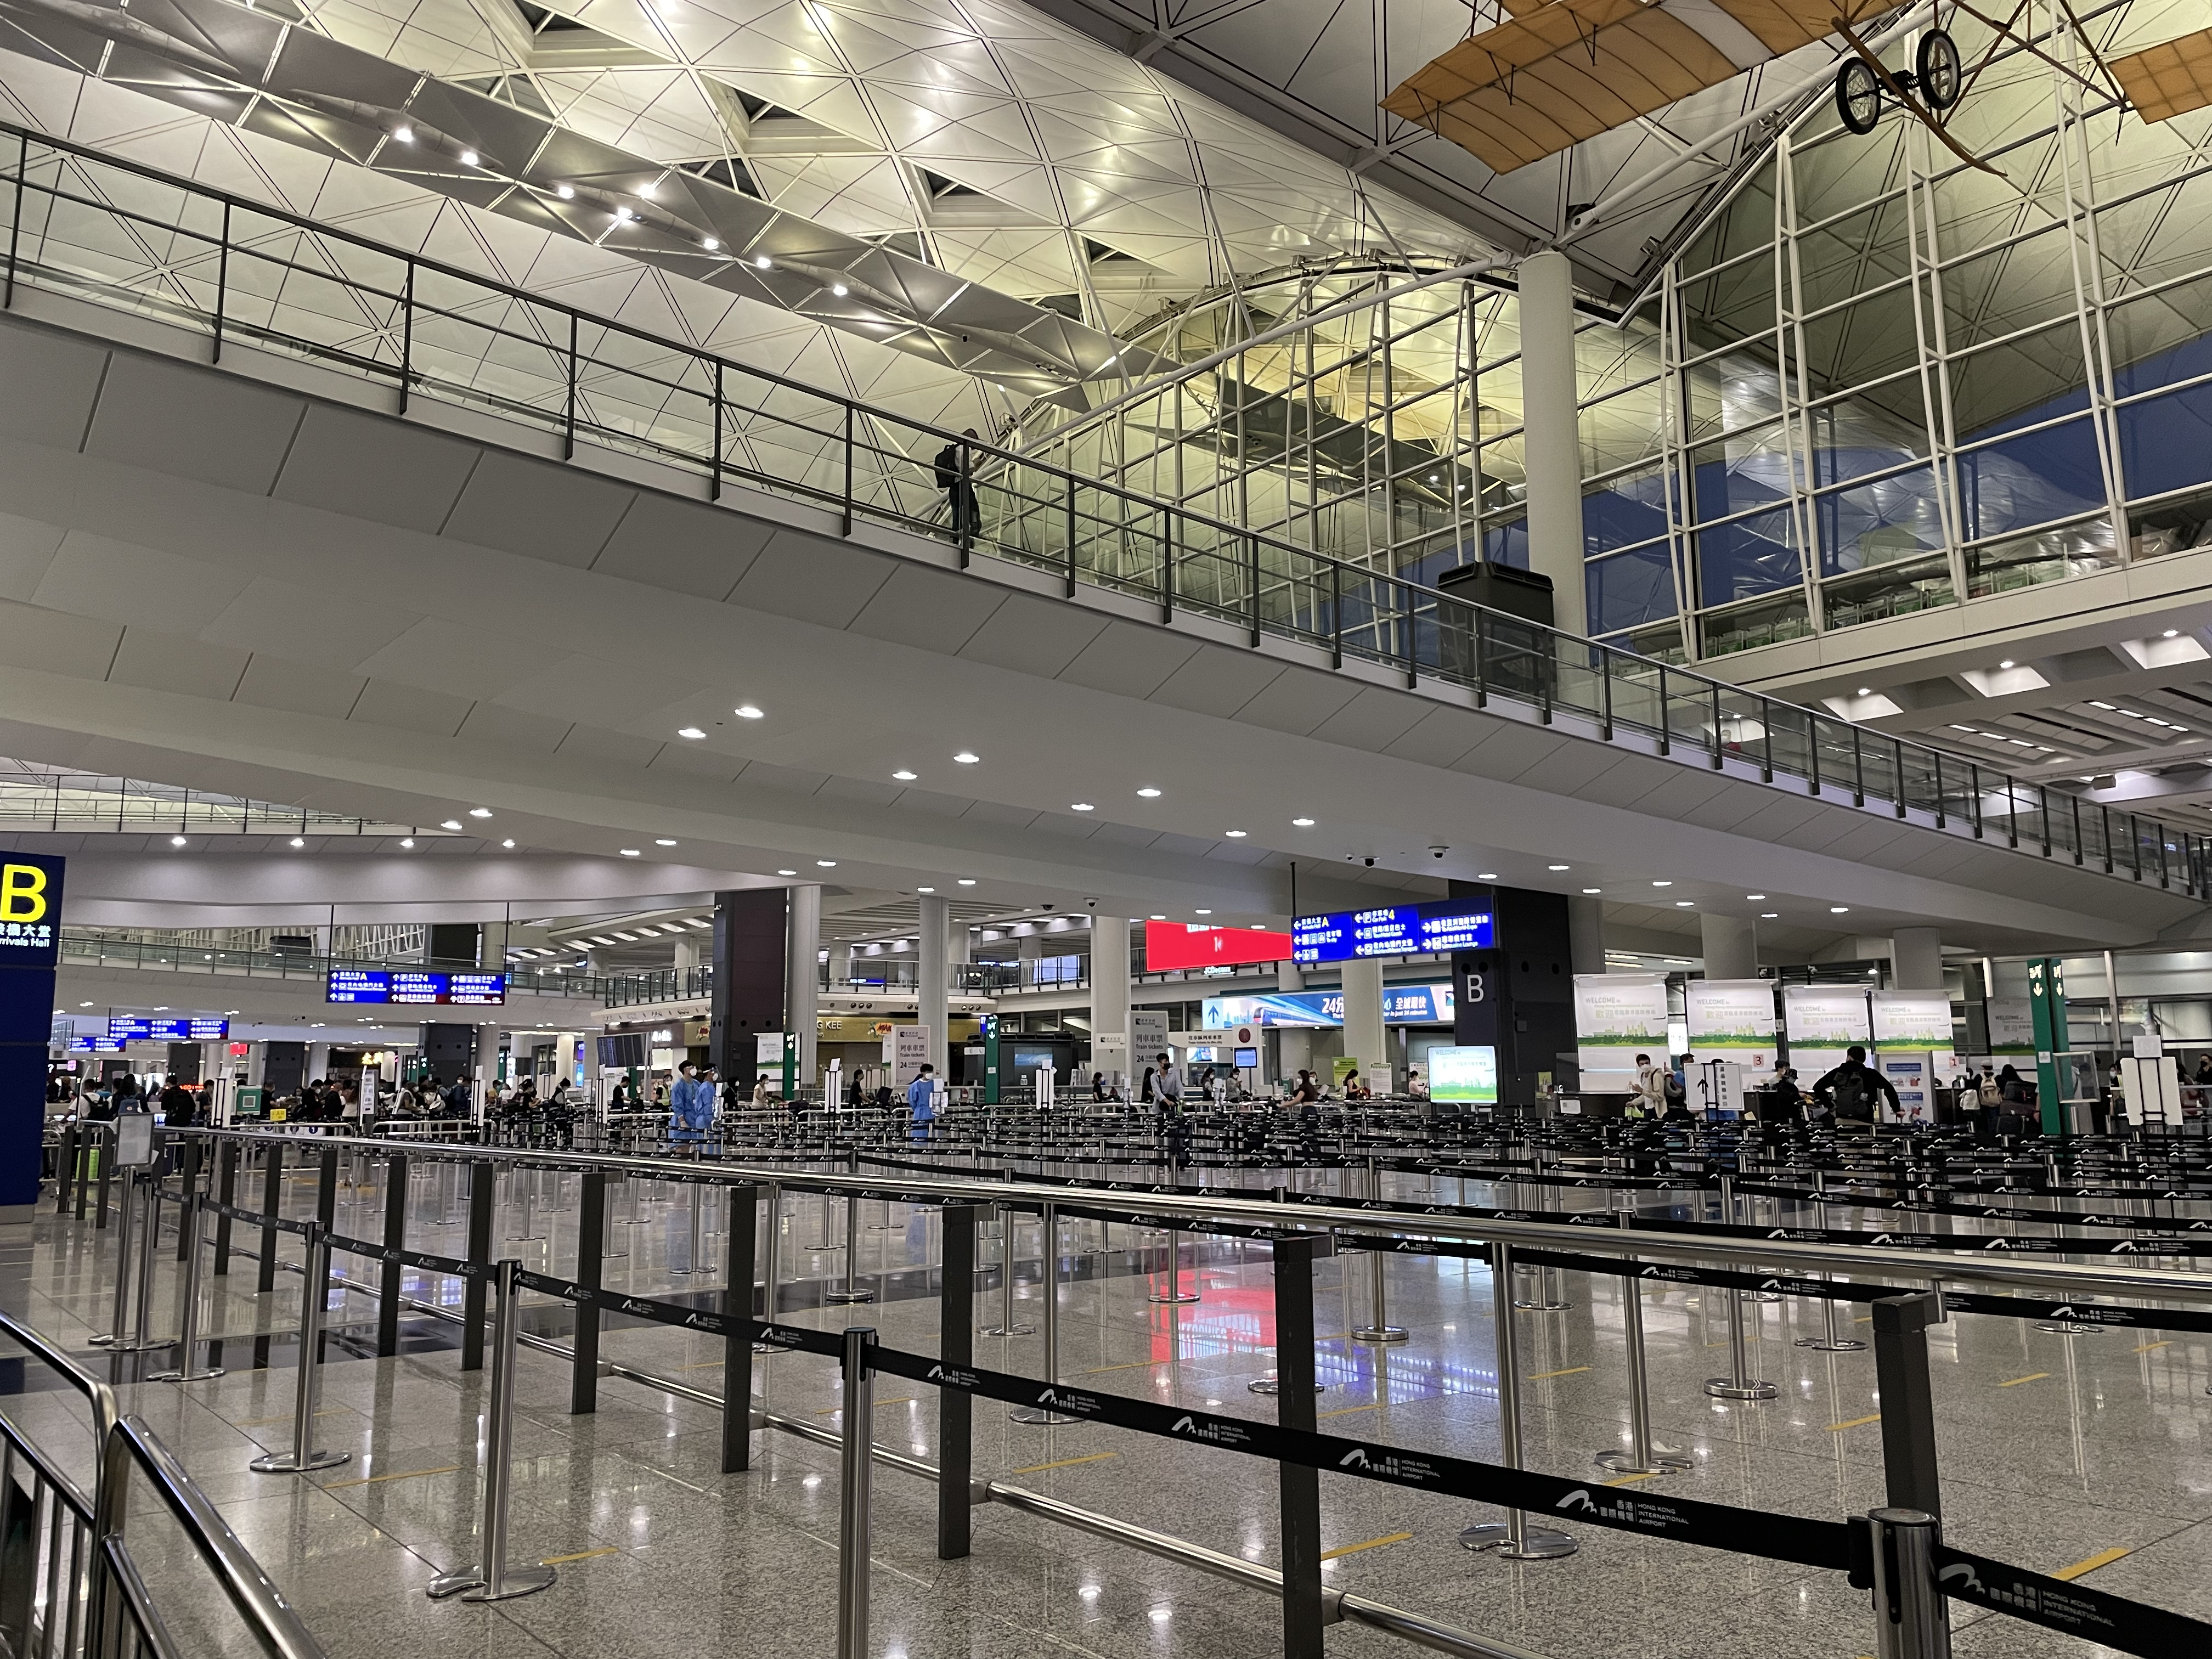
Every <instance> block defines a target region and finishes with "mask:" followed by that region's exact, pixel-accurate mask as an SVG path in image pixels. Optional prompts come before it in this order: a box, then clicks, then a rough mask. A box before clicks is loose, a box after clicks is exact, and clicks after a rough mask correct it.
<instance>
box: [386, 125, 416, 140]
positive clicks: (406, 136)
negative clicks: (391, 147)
mask: <svg viewBox="0 0 2212 1659" xmlns="http://www.w3.org/2000/svg"><path fill="white" fill-rule="evenodd" d="M392 137H393V139H394V140H395V141H397V142H398V143H403V144H411V143H414V142H415V129H414V128H412V127H394V128H392Z"/></svg>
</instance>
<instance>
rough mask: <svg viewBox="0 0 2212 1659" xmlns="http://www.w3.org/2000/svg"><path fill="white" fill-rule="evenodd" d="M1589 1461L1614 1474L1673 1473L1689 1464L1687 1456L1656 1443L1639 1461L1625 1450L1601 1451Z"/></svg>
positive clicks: (1632, 1453) (1687, 1466)
mask: <svg viewBox="0 0 2212 1659" xmlns="http://www.w3.org/2000/svg"><path fill="white" fill-rule="evenodd" d="M1590 1462H1593V1463H1595V1464H1596V1465H1597V1466H1598V1468H1601V1469H1610V1470H1612V1471H1613V1474H1674V1473H1675V1472H1676V1471H1677V1470H1680V1469H1686V1468H1689V1467H1690V1466H1691V1465H1690V1460H1689V1459H1688V1458H1686V1457H1677V1456H1675V1455H1674V1448H1673V1447H1671V1446H1656V1445H1655V1446H1653V1447H1652V1448H1651V1455H1650V1458H1649V1459H1647V1460H1646V1461H1645V1462H1641V1463H1639V1462H1637V1461H1636V1454H1635V1453H1634V1452H1625V1451H1601V1452H1600V1453H1599V1454H1598V1455H1596V1456H1595V1457H1593V1458H1591V1459H1590Z"/></svg>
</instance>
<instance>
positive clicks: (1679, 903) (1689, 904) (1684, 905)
mask: <svg viewBox="0 0 2212 1659" xmlns="http://www.w3.org/2000/svg"><path fill="white" fill-rule="evenodd" d="M1696 904H1697V900H1695V899H1676V900H1675V901H1674V908H1676V909H1677V910H1687V909H1691V908H1693V907H1695V905H1696Z"/></svg>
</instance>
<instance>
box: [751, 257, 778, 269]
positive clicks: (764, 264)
mask: <svg viewBox="0 0 2212 1659" xmlns="http://www.w3.org/2000/svg"><path fill="white" fill-rule="evenodd" d="M773 263H775V262H774V261H773V260H771V259H770V258H769V257H768V255H767V254H765V253H761V254H756V255H755V256H754V258H753V264H756V265H757V266H758V267H759V268H760V269H761V270H767V269H768V268H769V265H770V264H773Z"/></svg>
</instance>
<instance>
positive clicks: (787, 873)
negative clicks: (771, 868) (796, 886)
mask: <svg viewBox="0 0 2212 1659" xmlns="http://www.w3.org/2000/svg"><path fill="white" fill-rule="evenodd" d="M798 873H799V872H798V871H796V870H779V871H777V872H776V874H778V875H779V876H795V875H797V874H798Z"/></svg>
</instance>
